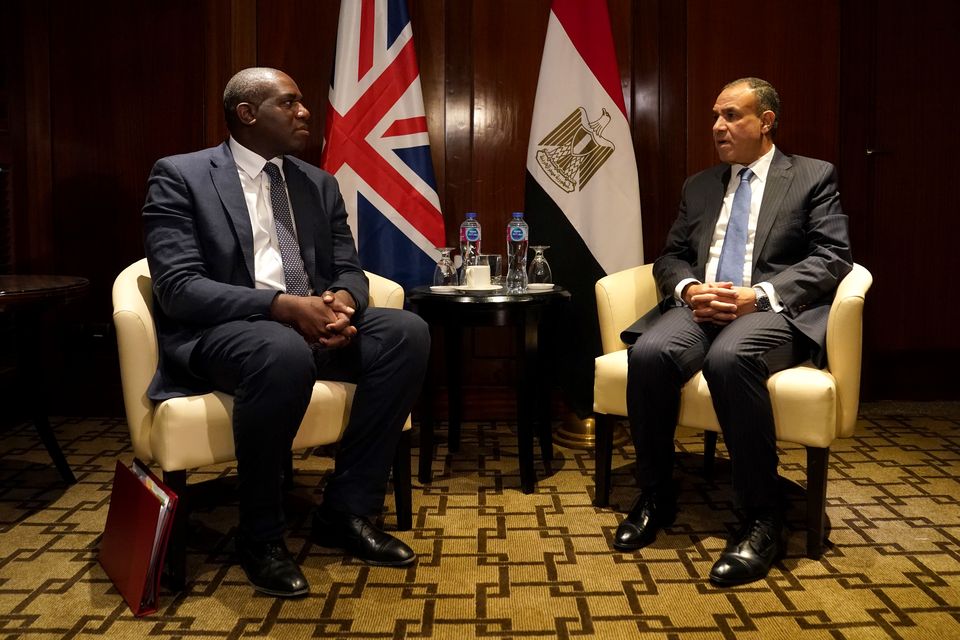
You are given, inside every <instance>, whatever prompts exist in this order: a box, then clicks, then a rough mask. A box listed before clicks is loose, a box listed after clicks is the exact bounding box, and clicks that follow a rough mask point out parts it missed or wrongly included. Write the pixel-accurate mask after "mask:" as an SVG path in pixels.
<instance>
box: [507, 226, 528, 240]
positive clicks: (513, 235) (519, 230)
mask: <svg viewBox="0 0 960 640" xmlns="http://www.w3.org/2000/svg"><path fill="white" fill-rule="evenodd" d="M510 239H511V240H513V241H514V242H520V241H521V240H526V239H527V230H526V229H524V228H523V227H511V228H510Z"/></svg>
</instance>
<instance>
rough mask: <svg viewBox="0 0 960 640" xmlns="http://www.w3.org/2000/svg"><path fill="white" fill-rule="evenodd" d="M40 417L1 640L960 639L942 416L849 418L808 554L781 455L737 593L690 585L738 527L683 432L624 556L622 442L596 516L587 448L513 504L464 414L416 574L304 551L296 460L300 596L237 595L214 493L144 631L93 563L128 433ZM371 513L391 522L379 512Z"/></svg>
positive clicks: (27, 436) (946, 428)
mask: <svg viewBox="0 0 960 640" xmlns="http://www.w3.org/2000/svg"><path fill="white" fill-rule="evenodd" d="M53 423H54V428H55V430H56V432H57V434H58V437H59V439H60V442H61V444H62V446H63V447H64V450H65V453H66V455H67V457H68V459H69V461H70V463H71V465H72V467H73V469H74V471H75V473H76V474H77V477H78V479H79V482H78V484H77V485H75V486H73V487H70V488H69V489H65V488H64V486H63V485H62V484H61V483H60V482H59V481H58V476H57V475H56V471H55V470H54V469H53V467H52V466H51V465H50V463H49V459H48V458H47V456H46V454H45V451H44V450H43V448H42V446H41V445H40V444H39V442H38V440H37V438H36V437H35V434H34V432H33V429H32V427H31V426H30V425H29V424H27V425H22V426H19V427H15V428H12V429H10V430H8V431H7V432H6V433H5V434H4V446H3V450H2V451H3V452H2V455H0V638H37V639H40V638H87V637H94V636H96V637H109V638H138V639H139V638H147V637H149V638H160V639H166V638H171V639H172V638H245V637H271V638H455V639H460V638H497V639H504V640H505V639H511V638H594V637H595V638H638V637H643V638H672V639H678V640H679V639H684V640H686V639H693V638H703V639H708V638H709V639H713V638H738V639H740V638H758V639H759V638H762V639H769V638H790V639H791V640H802V639H805V638H919V639H922V640H931V639H933V638H960V504H958V496H960V481H958V476H960V405H958V404H946V405H919V406H913V407H906V408H904V407H902V406H899V405H866V406H864V408H863V412H862V415H861V420H860V424H859V427H858V433H857V436H856V437H855V438H852V439H849V440H845V441H841V442H840V443H838V445H837V446H836V447H835V448H834V451H833V455H832V457H831V469H830V484H829V488H828V503H829V507H828V513H829V517H830V520H831V523H832V532H831V535H830V540H831V543H832V544H831V546H829V547H828V549H827V551H826V553H825V555H824V557H823V559H822V560H821V561H819V562H817V561H812V560H810V559H808V558H806V557H804V555H803V549H804V534H803V532H802V530H801V522H802V510H803V500H802V490H801V489H800V488H799V486H797V484H796V483H797V482H799V483H801V484H802V480H803V477H804V475H803V474H804V454H803V451H802V449H800V448H788V449H785V450H783V452H782V453H783V457H782V465H781V473H782V474H783V475H784V477H785V478H787V479H788V480H790V481H793V483H792V485H791V486H793V487H794V489H795V493H796V494H797V497H798V498H799V499H798V500H796V501H795V504H794V506H793V507H792V509H791V512H790V524H791V529H792V531H791V536H790V544H789V551H788V555H787V557H786V558H785V559H784V560H783V561H782V562H780V563H778V564H777V565H776V566H775V568H774V569H773V570H772V571H771V573H770V575H769V576H768V578H767V579H766V580H765V581H763V582H759V583H755V584H753V585H748V586H744V587H739V588H736V589H728V590H721V589H717V588H714V587H711V586H710V585H709V584H708V583H707V582H706V581H705V580H704V576H705V575H706V573H707V572H708V571H709V569H710V566H711V564H712V563H713V561H714V560H715V559H716V557H717V555H718V553H719V552H720V550H721V548H722V547H723V544H724V538H725V537H726V535H727V534H728V532H729V531H730V530H731V529H732V528H733V527H734V524H735V516H734V515H733V514H732V512H731V510H730V499H731V495H730V486H729V466H728V465H727V464H724V461H723V460H720V461H718V464H717V467H716V470H715V472H714V481H710V480H708V479H706V478H704V477H703V474H702V473H701V471H700V469H701V464H702V457H701V452H702V445H701V439H700V437H699V436H697V435H695V434H692V433H691V434H681V437H680V439H679V447H680V449H681V451H682V453H681V455H680V456H678V461H679V465H680V470H679V471H678V473H677V478H678V480H679V482H680V486H681V493H680V503H681V504H680V507H681V511H680V514H679V516H678V519H677V522H676V524H675V525H674V526H672V527H671V528H670V529H669V530H668V531H667V532H666V533H665V534H662V535H661V536H660V537H659V538H658V540H657V542H655V543H654V544H653V545H652V546H651V547H649V548H647V549H644V550H642V551H641V552H639V553H612V552H611V551H610V544H609V541H610V539H611V536H612V535H613V531H614V530H615V528H616V526H617V523H618V522H619V520H620V518H621V517H622V514H621V512H622V511H625V510H626V509H627V508H629V506H630V501H631V499H632V497H633V489H632V476H631V471H630V469H631V464H632V448H631V447H628V446H625V447H622V448H620V449H618V450H616V451H615V454H614V456H615V457H614V469H615V472H614V479H613V481H614V490H613V494H612V501H613V508H611V509H603V510H598V509H595V508H594V507H593V506H592V505H591V496H592V493H593V485H592V472H593V460H592V454H591V453H589V452H583V451H575V450H571V449H562V448H559V447H558V448H557V459H556V460H555V463H554V466H553V471H554V472H553V475H551V476H550V477H548V478H546V479H543V478H542V475H543V468H542V466H539V465H538V471H539V473H540V476H541V481H540V484H539V486H538V490H537V492H536V493H535V494H533V495H529V496H526V495H523V494H522V493H520V491H519V490H518V489H517V487H518V486H519V470H518V466H517V458H516V438H515V434H514V433H512V432H511V431H510V429H509V425H506V424H502V423H479V424H468V425H465V428H464V431H463V443H462V445H461V450H460V452H458V453H457V454H454V455H447V452H446V450H445V449H444V448H443V446H442V445H441V450H440V452H439V456H438V458H437V459H436V460H435V462H434V471H435V479H434V481H433V483H432V484H431V485H428V486H419V485H417V484H416V479H415V480H414V482H415V489H414V529H413V530H412V531H410V532H405V533H402V534H400V536H401V537H402V538H403V539H405V540H406V541H407V542H408V543H409V544H410V545H411V546H413V547H414V549H415V550H416V551H417V552H418V553H419V555H420V560H419V563H418V564H417V565H415V566H414V567H411V568H407V569H400V570H398V569H386V568H372V567H368V566H366V565H363V564H361V563H359V562H357V561H354V560H351V559H347V558H344V557H343V556H341V555H339V554H338V553H337V552H335V551H334V550H330V549H325V548H322V547H318V546H316V545H314V544H312V543H311V542H309V540H308V539H307V537H306V536H307V532H308V529H309V505H310V503H311V501H313V500H316V498H317V496H318V495H319V493H318V490H317V487H318V485H319V484H320V482H321V481H322V478H323V476H324V474H325V472H326V471H327V470H328V469H329V468H330V460H329V458H327V457H324V456H322V455H319V454H318V452H304V453H302V454H300V455H298V459H297V461H296V467H297V469H298V473H297V476H296V486H295V488H294V491H293V493H292V495H291V498H290V519H291V526H292V533H291V535H290V536H289V539H288V541H289V545H290V547H291V550H293V551H294V553H295V554H296V556H297V557H298V559H299V561H300V563H301V565H302V567H303V569H304V572H305V574H306V576H307V578H308V580H309V581H310V583H311V586H312V593H311V594H310V596H309V597H307V598H304V599H300V600H293V601H280V600H275V599H273V598H267V597H262V596H258V595H254V594H253V592H252V591H251V590H250V589H249V587H248V586H247V584H246V582H245V580H244V578H243V575H242V572H241V571H240V569H239V567H237V566H235V565H233V564H232V562H231V550H232V541H231V535H232V530H231V527H232V522H233V518H234V515H235V512H234V507H233V506H231V505H230V504H229V503H227V504H225V505H223V506H217V507H211V508H209V509H206V510H200V511H198V512H197V513H196V514H195V515H194V518H193V521H192V525H191V532H190V536H191V544H192V546H191V548H190V555H189V556H188V574H189V576H190V582H189V584H188V588H187V590H186V591H184V592H183V593H180V594H178V595H173V594H170V593H169V592H167V591H163V592H162V594H161V599H160V610H159V611H158V612H157V613H156V614H154V615H152V616H150V617H148V618H145V619H135V618H134V617H133V616H132V615H131V614H130V611H129V609H128V608H127V606H126V604H124V602H123V601H122V599H121V598H120V597H119V595H118V594H117V592H116V591H115V590H114V589H113V587H112V585H111V583H110V581H109V580H108V579H107V577H106V575H105V574H104V572H103V570H102V569H101V568H100V566H99V565H98V564H97V562H96V549H97V545H98V541H99V536H100V533H101V532H102V529H103V524H104V520H105V518H106V514H107V507H108V502H109V491H110V483H111V479H112V471H113V465H114V460H115V459H116V458H117V457H118V456H119V457H120V458H122V459H124V460H129V459H130V457H131V452H130V449H129V446H128V439H127V434H126V427H125V425H124V423H123V422H122V421H119V420H116V419H56V420H54V421H53ZM319 453H323V452H319ZM719 455H720V456H724V455H725V453H724V452H723V450H722V446H721V448H720V451H719ZM414 464H416V463H414ZM414 468H415V467H414ZM229 472H230V469H229V468H228V467H224V468H218V469H209V470H205V472H204V473H203V474H195V475H194V476H192V478H195V479H196V478H200V477H202V478H203V479H208V478H213V477H217V476H223V475H229ZM389 500H390V505H392V498H390V499H389ZM385 522H386V525H387V527H388V528H392V527H393V523H394V522H395V520H394V517H393V514H392V513H389V512H388V513H387V514H386V520H385Z"/></svg>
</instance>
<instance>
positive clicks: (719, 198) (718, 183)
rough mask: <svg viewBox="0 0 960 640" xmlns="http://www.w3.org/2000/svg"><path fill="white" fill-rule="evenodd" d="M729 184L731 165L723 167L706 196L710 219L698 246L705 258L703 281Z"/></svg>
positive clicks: (705, 204)
mask: <svg viewBox="0 0 960 640" xmlns="http://www.w3.org/2000/svg"><path fill="white" fill-rule="evenodd" d="M728 182H730V165H722V166H721V167H720V170H719V171H717V172H716V173H715V174H714V180H713V181H712V182H711V183H709V187H708V188H709V191H708V192H707V193H705V194H704V197H705V199H704V212H705V213H706V215H707V216H708V219H707V221H706V224H704V225H703V233H701V234H700V238H699V240H698V246H697V255H698V256H703V260H702V262H703V264H701V265H700V267H701V272H700V278H701V279H702V278H703V277H705V272H706V268H707V260H708V259H709V257H710V244H711V243H712V242H713V234H714V231H715V230H716V228H717V220H719V219H720V209H721V208H722V207H723V196H724V195H726V193H727V183H728Z"/></svg>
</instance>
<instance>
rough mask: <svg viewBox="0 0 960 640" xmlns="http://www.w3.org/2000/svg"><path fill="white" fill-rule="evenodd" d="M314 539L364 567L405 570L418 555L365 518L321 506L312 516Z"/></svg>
mask: <svg viewBox="0 0 960 640" xmlns="http://www.w3.org/2000/svg"><path fill="white" fill-rule="evenodd" d="M313 540H314V541H315V542H316V543H317V544H319V545H321V546H324V547H338V548H340V549H343V550H344V551H346V552H347V553H349V554H350V555H352V556H354V557H355V558H357V559H359V560H363V561H364V562H366V563H367V564H372V565H375V566H380V567H404V566H406V565H408V564H411V563H412V562H414V561H415V560H416V559H417V554H416V553H414V552H413V549H411V548H410V547H408V546H407V545H406V544H405V543H404V542H402V541H401V540H398V539H397V538H394V537H393V536H392V535H390V534H389V533H385V532H383V531H381V530H380V529H378V528H377V527H375V526H374V525H373V524H372V523H371V522H370V521H369V520H368V519H367V518H365V517H363V516H358V515H355V514H352V513H346V512H344V511H337V510H335V509H331V508H328V507H324V506H323V505H321V506H319V507H317V509H316V511H314V513H313Z"/></svg>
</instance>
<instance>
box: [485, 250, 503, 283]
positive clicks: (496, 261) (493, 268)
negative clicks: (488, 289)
mask: <svg viewBox="0 0 960 640" xmlns="http://www.w3.org/2000/svg"><path fill="white" fill-rule="evenodd" d="M480 264H487V265H490V284H495V285H497V286H500V285H501V284H502V283H503V280H502V275H501V269H502V268H503V266H502V265H503V262H502V260H501V258H500V254H499V253H481V254H480Z"/></svg>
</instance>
